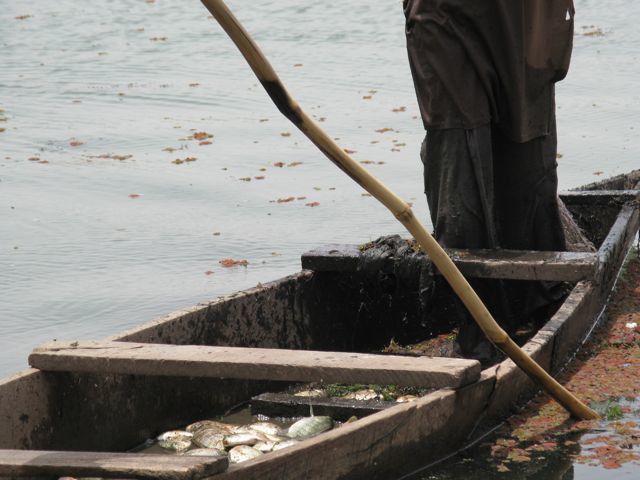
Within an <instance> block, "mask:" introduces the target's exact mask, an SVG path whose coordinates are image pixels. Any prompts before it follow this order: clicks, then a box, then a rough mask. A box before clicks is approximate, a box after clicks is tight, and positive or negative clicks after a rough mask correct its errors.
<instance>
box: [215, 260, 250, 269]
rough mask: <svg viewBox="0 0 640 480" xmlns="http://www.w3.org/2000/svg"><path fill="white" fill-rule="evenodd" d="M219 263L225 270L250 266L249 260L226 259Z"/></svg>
mask: <svg viewBox="0 0 640 480" xmlns="http://www.w3.org/2000/svg"><path fill="white" fill-rule="evenodd" d="M218 263H219V264H220V265H222V266H223V267H225V268H230V267H246V266H247V265H249V262H248V261H247V260H234V259H233V258H225V259H224V260H220V261H219V262H218Z"/></svg>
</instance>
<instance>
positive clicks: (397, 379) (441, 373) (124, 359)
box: [29, 341, 480, 388]
mask: <svg viewBox="0 0 640 480" xmlns="http://www.w3.org/2000/svg"><path fill="white" fill-rule="evenodd" d="M29 363H30V365H32V366H33V367H35V368H39V369H40V370H46V371H70V372H100V373H118V374H132V375H168V376H189V377H216V378H245V379H252V380H283V381H301V382H326V383H350V384H351V383H373V384H380V385H390V384H393V385H401V386H415V387H418V386H421V387H433V388H441V387H460V386H462V385H467V384H468V383H471V382H474V381H476V380H477V379H478V378H479V377H480V363H479V362H477V361H475V360H465V359H457V358H440V357H408V356H396V355H375V354H362V353H351V352H316V351H308V350H281V349H270V348H240V347H209V346H195V345H164V344H147V343H129V342H92V341H85V342H51V343H48V344H45V345H42V346H40V347H37V348H36V349H34V351H33V353H32V354H31V355H30V356H29Z"/></svg>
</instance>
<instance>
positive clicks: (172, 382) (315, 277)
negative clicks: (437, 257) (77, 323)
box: [0, 184, 640, 480]
mask: <svg viewBox="0 0 640 480" xmlns="http://www.w3.org/2000/svg"><path fill="white" fill-rule="evenodd" d="M601 188H607V185H606V184H603V185H601ZM625 188H628V187H625ZM592 189H595V188H592ZM570 207H571V206H570ZM575 208H578V207H575ZM585 208H586V207H585ZM612 208H613V207H612V206H611V205H609V206H607V209H608V210H607V211H608V212H609V217H610V218H609V219H608V220H606V222H604V223H605V224H606V225H604V224H602V225H600V224H599V225H596V226H595V227H594V228H597V229H600V230H602V229H604V228H605V226H608V227H610V228H608V229H607V233H606V235H604V234H602V233H598V232H596V233H595V234H594V235H595V236H596V237H597V236H598V235H600V236H601V238H600V239H599V240H600V241H599V242H598V243H599V249H598V252H597V256H598V264H597V269H596V273H595V275H594V277H593V278H592V279H590V280H589V281H581V282H579V283H577V284H576V285H575V286H574V288H573V290H572V291H571V293H570V295H569V296H568V298H567V299H566V300H565V302H564V303H563V305H562V306H561V307H560V309H559V310H558V311H557V312H556V314H555V315H554V316H553V317H552V318H551V319H550V320H549V322H547V324H546V325H545V326H544V327H543V328H542V329H541V330H540V331H539V332H538V333H537V334H536V335H535V336H534V337H533V338H532V339H531V340H530V341H528V342H527V343H526V345H525V346H524V347H523V348H524V350H525V351H526V352H527V353H528V354H529V355H531V356H532V357H533V358H534V359H535V360H536V361H537V362H538V363H539V364H540V365H542V366H543V368H545V369H547V370H549V371H551V372H554V373H557V372H558V371H559V370H561V369H562V368H563V367H564V366H565V365H566V363H567V361H568V360H569V359H570V357H571V356H572V355H573V353H574V352H575V350H576V349H577V348H578V347H579V346H580V344H581V343H582V342H583V340H584V339H585V337H586V336H587V335H588V334H589V332H590V331H591V329H592V328H593V326H594V323H595V321H596V320H597V318H598V317H599V316H600V314H601V312H602V310H603V307H604V305H605V303H606V299H607V297H608V295H609V294H610V292H611V289H612V287H613V284H614V282H615V280H616V278H617V275H618V272H619V269H620V266H621V264H622V262H623V260H624V257H625V255H626V253H627V252H628V250H629V248H630V246H631V244H632V242H633V240H634V237H635V235H636V232H637V231H638V226H639V224H640V215H639V213H638V208H637V199H636V200H635V203H634V202H630V203H625V204H624V205H617V206H615V212H614V211H613V210H612ZM612 212H613V213H612ZM603 215H604V214H603ZM601 223H602V222H601ZM391 280H394V281H395V282H396V285H391V284H390V282H391ZM398 282H401V283H402V282H405V283H406V284H403V285H401V286H402V287H403V288H398V285H397V283H398ZM411 282H413V283H411ZM419 290H420V284H419V281H418V280H413V281H411V280H407V279H402V278H395V279H389V278H386V277H384V278H381V277H380V276H376V275H373V276H372V275H370V274H369V273H366V274H365V273H357V272H356V273H344V272H312V271H302V272H299V273H297V274H295V275H292V276H289V277H286V278H283V279H280V280H277V281H275V282H272V283H268V284H264V285H259V286H257V287H256V288H252V289H249V290H246V291H243V292H240V293H237V294H233V295H229V296H225V297H221V298H219V299H216V300H214V301H212V302H210V303H207V304H202V305H197V306H194V307H191V308H188V309H186V310H182V311H179V312H174V313H172V314H170V315H167V316H165V317H162V318H159V319H157V320H154V321H152V322H149V323H147V324H144V325H142V326H140V327H136V328H134V329H131V330H129V331H126V332H123V333H121V334H118V335H115V336H113V337H111V338H110V340H118V341H130V342H142V343H168V344H177V345H225V346H244V347H267V348H288V349H307V350H309V349H314V350H333V351H351V350H360V351H364V350H366V349H367V348H372V347H374V346H376V345H377V346H378V347H379V346H380V345H381V344H382V342H384V341H385V340H384V339H386V341H388V340H389V338H391V337H389V335H390V334H393V333H394V332H396V333H397V334H399V335H400V334H402V332H403V331H417V330H419V328H420V324H421V315H422V314H423V311H422V310H421V307H420V305H421V299H420V294H419ZM414 333H415V332H414ZM286 385H287V384H285V383H282V382H265V381H248V380H233V379H207V378H192V377H160V376H157V377H156V376H140V375H114V374H81V373H53V372H41V371H37V370H33V369H28V370H25V371H24V372H21V373H18V374H16V375H14V376H11V377H9V378H6V379H4V380H1V381H0V423H1V425H2V428H0V448H5V449H32V450H41V449H48V450H52V449H55V450H81V451H123V450H127V449H129V448H131V447H133V446H135V445H137V444H140V443H142V442H143V441H144V440H145V439H147V438H150V437H153V436H155V435H157V434H158V433H159V432H160V431H163V430H168V429H171V428H175V427H176V426H180V425H185V424H187V423H189V422H192V421H194V420H197V419H201V418H206V417H210V416H213V415H216V414H221V413H223V412H225V411H226V410H227V409H229V408H231V407H233V406H235V405H238V404H240V403H242V402H245V401H246V400H247V399H248V398H251V396H253V395H256V394H259V393H262V392H265V391H278V390H281V389H283V388H285V387H286ZM536 391H537V386H536V385H534V384H533V383H532V382H531V380H530V379H529V378H528V377H527V376H526V375H525V374H524V373H523V372H522V371H520V370H519V369H518V368H517V367H516V366H515V365H514V364H513V363H512V362H511V361H510V360H505V361H503V362H502V363H500V364H498V365H495V366H492V367H490V368H487V369H485V370H484V371H483V372H482V375H481V378H480V380H479V381H477V382H475V383H472V384H470V385H467V386H465V387H462V388H460V389H457V390H453V389H441V390H438V391H435V392H433V393H431V394H429V395H426V396H424V397H421V398H420V399H419V400H417V401H415V402H412V403H407V404H399V405H397V406H394V407H391V408H388V409H386V410H383V411H380V412H378V413H374V414H372V415H370V416H368V417H365V418H362V419H360V420H358V421H357V422H354V423H351V424H345V425H344V426H341V427H340V428H336V429H334V430H332V431H330V432H327V433H324V434H322V435H320V436H318V437H315V438H313V439H310V440H307V441H304V442H301V443H300V444H299V445H297V446H294V447H291V448H289V449H284V450H280V451H278V452H274V453H271V454H269V455H265V456H263V457H261V458H258V459H254V460H250V461H247V462H244V463H242V464H238V465H232V466H231V467H230V468H229V469H228V470H227V471H226V472H224V473H222V474H219V475H216V478H221V479H231V478H233V479H236V478H237V479H248V478H261V480H269V479H283V478H314V479H334V478H369V479H376V478H380V479H382V478H393V477H397V476H400V475H401V474H405V473H407V472H410V471H411V470H413V469H414V468H418V467H421V466H424V465H428V464H430V463H432V462H435V461H437V460H440V459H442V458H443V457H444V456H446V455H449V454H451V453H452V452H454V451H456V449H458V448H460V447H461V446H463V445H464V444H465V443H468V442H470V441H472V440H473V439H474V438H477V437H478V436H479V435H481V434H482V433H483V432H485V431H487V429H489V428H491V427H492V426H493V425H496V424H497V422H499V421H500V420H501V419H503V418H505V416H507V415H509V414H510V413H511V412H513V411H514V409H515V408H516V406H517V405H519V404H521V403H522V402H523V401H525V400H527V399H528V398H530V397H531V396H532V395H533V394H534V393H535V392H536Z"/></svg>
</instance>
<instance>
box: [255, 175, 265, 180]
mask: <svg viewBox="0 0 640 480" xmlns="http://www.w3.org/2000/svg"><path fill="white" fill-rule="evenodd" d="M253 178H254V180H264V175H258V176H257V177H253Z"/></svg>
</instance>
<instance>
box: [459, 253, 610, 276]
mask: <svg viewBox="0 0 640 480" xmlns="http://www.w3.org/2000/svg"><path fill="white" fill-rule="evenodd" d="M448 253H449V255H450V256H451V258H452V259H453V261H454V262H455V263H456V265H458V267H459V268H460V270H461V271H462V273H463V274H464V275H466V276H469V277H475V278H504V279H512V280H550V281H556V280H558V281H567V282H577V281H580V280H585V279H591V278H593V276H594V274H595V272H596V270H597V268H598V256H597V254H596V253H592V252H534V251H531V252H528V251H519V250H449V251H448Z"/></svg>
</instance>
